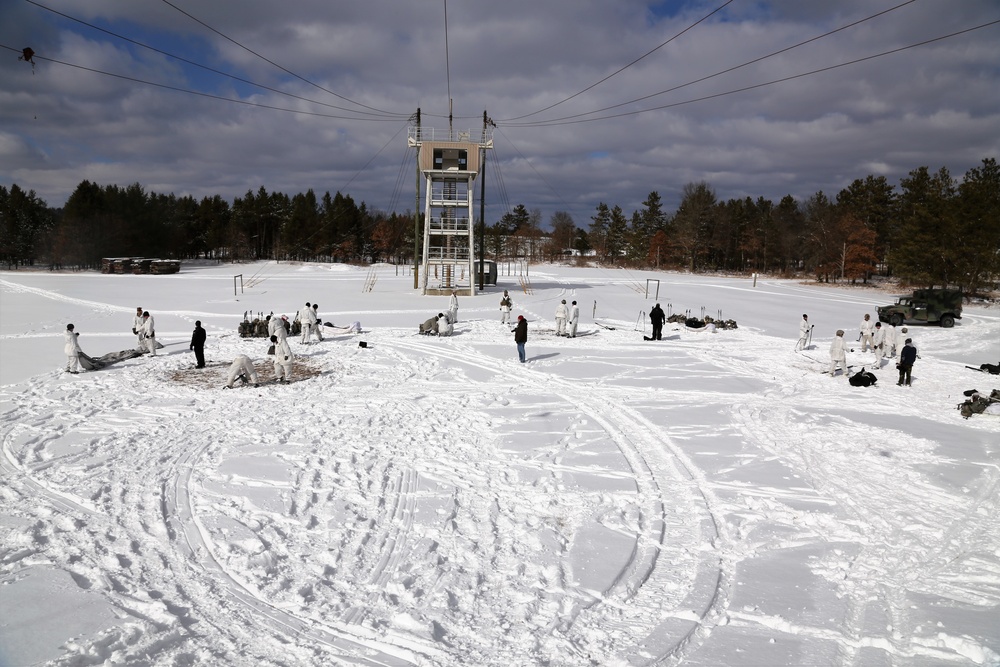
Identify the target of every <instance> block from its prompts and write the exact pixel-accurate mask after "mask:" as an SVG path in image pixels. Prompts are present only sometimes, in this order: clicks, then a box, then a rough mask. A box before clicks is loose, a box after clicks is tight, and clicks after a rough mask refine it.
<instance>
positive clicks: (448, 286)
mask: <svg viewBox="0 0 1000 667" xmlns="http://www.w3.org/2000/svg"><path fill="white" fill-rule="evenodd" d="M407 142H408V145H409V146H411V147H414V148H416V149H417V170H418V191H417V198H418V200H419V185H420V182H419V179H420V177H422V178H423V187H424V205H423V212H424V234H423V252H422V253H421V255H420V256H421V258H422V265H423V270H422V272H421V274H420V276H419V287H420V288H422V290H423V293H424V294H430V295H434V294H451V293H452V292H453V291H454V292H457V293H459V294H462V295H466V296H472V295H474V294H475V288H476V282H475V281H476V274H475V273H474V268H473V267H474V261H475V249H474V241H473V233H474V228H473V227H474V226H473V220H474V219H475V217H474V215H473V204H474V203H475V190H474V188H473V185H474V183H475V180H476V177H477V176H479V175H480V170H481V168H482V165H483V162H484V161H485V159H486V153H485V151H486V149H487V148H493V133H492V131H491V130H490V129H489V128H488V127H486V126H485V125H484V127H483V129H482V131H479V132H473V131H471V130H469V131H462V132H455V131H452V130H451V129H448V130H445V131H441V130H434V129H433V128H422V127H420V125H419V124H417V125H416V126H411V127H410V128H409V131H408V136H407ZM414 287H418V285H416V284H415V285H414Z"/></svg>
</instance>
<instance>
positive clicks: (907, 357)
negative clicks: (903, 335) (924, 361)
mask: <svg viewBox="0 0 1000 667" xmlns="http://www.w3.org/2000/svg"><path fill="white" fill-rule="evenodd" d="M916 360H917V348H916V347H914V345H913V339H912V338H907V339H906V343H905V344H904V345H903V349H902V350H900V352H899V363H898V364H896V368H898V369H899V382H897V383H896V384H897V385H899V386H900V387H902V386H903V385H904V384H905V385H906V386H907V387H909V386H910V373H911V372H912V371H913V362H915V361H916Z"/></svg>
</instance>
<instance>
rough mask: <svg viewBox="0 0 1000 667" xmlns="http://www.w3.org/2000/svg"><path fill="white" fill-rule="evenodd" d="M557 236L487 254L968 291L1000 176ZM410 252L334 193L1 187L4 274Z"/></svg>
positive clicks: (502, 235) (536, 216)
mask: <svg viewBox="0 0 1000 667" xmlns="http://www.w3.org/2000/svg"><path fill="white" fill-rule="evenodd" d="M548 227H549V229H548V230H547V231H546V230H543V228H542V219H541V213H540V212H538V211H529V210H528V209H527V208H526V207H525V206H524V205H523V204H519V205H517V206H515V207H514V209H513V210H511V211H509V212H507V213H505V214H504V215H503V216H502V217H501V219H500V220H498V221H497V222H495V223H493V224H491V225H488V226H487V227H486V229H485V244H486V245H485V248H484V253H485V254H486V256H487V257H490V258H493V259H496V260H499V261H502V260H508V259H515V258H525V259H529V260H539V259H548V260H558V259H561V258H565V256H566V254H567V252H573V253H575V254H577V255H578V256H579V257H581V258H587V259H586V261H590V258H592V259H593V260H595V261H598V262H601V263H606V264H613V265H620V266H628V267H635V268H645V267H656V268H675V269H683V270H689V271H695V272H697V271H726V272H745V273H750V272H758V273H772V274H784V275H796V274H803V273H804V274H807V275H812V276H815V277H816V278H817V279H818V280H821V281H835V280H847V281H855V282H856V281H867V280H868V279H869V278H871V277H872V276H874V275H883V276H888V277H895V278H898V279H900V280H902V281H903V282H905V283H908V284H912V285H920V286H927V287H933V286H955V287H961V288H962V289H963V291H965V292H966V293H969V294H972V293H976V292H980V291H983V290H986V289H992V288H993V287H994V286H995V284H996V281H997V279H998V277H1000V168H998V166H997V162H996V159H995V158H990V159H985V160H983V162H982V164H981V165H980V166H978V167H975V168H973V169H970V170H969V171H968V172H967V173H966V174H965V175H964V177H963V178H962V179H961V180H958V179H955V178H953V177H952V176H951V175H950V173H949V172H948V170H947V169H946V168H941V169H939V170H938V171H937V172H931V171H930V170H929V169H928V168H927V167H920V168H918V169H915V170H913V171H911V172H910V173H909V175H908V176H907V177H906V178H903V179H901V181H900V183H899V186H898V188H897V187H896V186H894V185H892V184H890V183H888V182H887V180H886V179H885V177H883V176H872V175H869V176H867V177H865V178H863V179H857V180H855V181H854V182H853V183H851V184H850V185H849V186H848V187H846V188H844V189H843V190H841V191H840V192H839V193H837V195H836V196H835V197H834V198H832V199H831V198H830V197H829V196H828V195H826V194H825V193H823V192H817V193H816V194H814V195H813V196H811V197H809V198H808V199H807V200H805V201H802V202H800V201H797V200H795V199H794V198H792V197H791V196H786V197H784V198H783V199H781V201H779V202H778V203H777V204H775V203H774V202H773V201H771V200H769V199H765V198H763V197H758V198H757V199H752V198H750V197H747V198H745V199H729V200H726V201H720V200H719V199H718V198H717V197H716V194H715V192H714V190H713V189H712V187H711V186H710V185H709V184H708V183H689V184H688V185H686V186H685V187H684V188H683V191H682V194H681V198H680V201H679V202H678V205H677V208H676V209H675V210H673V211H672V212H671V211H668V210H667V209H666V206H665V204H664V202H663V200H662V198H661V197H660V195H659V193H658V192H657V191H653V192H650V193H649V195H648V197H647V198H646V201H644V202H643V203H642V208H641V209H640V210H636V211H632V212H631V214H626V213H625V212H624V211H623V210H622V209H621V207H620V206H617V205H615V206H612V205H609V204H607V203H604V202H601V203H599V204H598V205H597V207H596V210H595V212H594V215H593V216H591V218H590V223H589V224H588V225H586V226H585V227H584V226H578V225H577V224H576V223H575V221H574V220H573V218H572V217H571V216H570V215H569V214H568V213H565V212H556V213H554V214H553V215H552V217H551V218H550V220H549V225H548ZM416 233H417V234H418V235H420V234H422V231H421V230H417V232H416ZM413 247H414V228H413V214H412V213H411V212H409V211H407V212H405V213H403V214H396V213H384V212H381V211H373V210H369V209H368V208H367V206H366V205H365V204H364V203H363V202H362V203H361V204H357V203H355V201H354V200H353V199H352V198H351V197H350V196H348V195H343V194H341V193H339V192H338V193H336V194H335V195H333V196H331V195H330V193H329V192H327V193H326V194H324V195H323V196H322V197H321V198H317V197H316V195H315V194H314V193H313V191H312V190H310V191H308V192H306V193H304V194H302V193H300V194H297V195H294V196H292V197H289V196H288V195H285V194H283V193H279V192H272V193H268V192H267V191H266V190H265V189H264V188H263V187H261V188H260V189H259V190H258V191H257V192H253V191H248V192H247V193H246V194H245V195H244V196H243V197H237V198H236V199H235V200H234V201H233V202H232V204H230V203H229V202H227V201H225V200H223V199H222V198H221V197H219V196H214V197H205V198H203V199H201V200H196V199H194V198H192V197H176V196H174V195H173V194H170V195H163V194H157V193H147V192H145V190H144V189H143V188H142V186H140V185H139V184H133V185H130V186H127V187H124V188H122V187H119V186H117V185H107V186H103V187H102V186H99V185H97V184H94V183H90V182H89V181H83V182H82V183H81V184H80V185H79V186H77V188H76V190H75V191H74V192H73V194H72V195H71V196H70V198H69V199H68V200H67V202H66V205H65V207H64V208H62V209H60V210H56V209H50V208H49V207H48V206H46V204H45V202H43V201H41V200H40V199H39V198H38V197H37V196H36V195H35V193H34V192H33V191H30V192H25V191H24V190H22V189H20V188H19V187H18V186H17V185H13V186H12V187H11V188H10V190H7V189H6V188H5V187H3V186H0V261H2V262H4V263H5V264H6V266H8V267H16V266H19V265H25V264H35V263H39V262H44V263H46V264H48V265H51V266H53V267H63V266H65V267H79V268H96V267H98V266H99V265H100V260H101V258H102V257H112V256H123V257H128V256H144V257H159V258H163V259H186V258H196V257H207V258H219V259H224V260H226V261H244V260H259V259H278V260H301V261H341V262H359V263H366V262H378V261H390V262H409V261H412V259H413Z"/></svg>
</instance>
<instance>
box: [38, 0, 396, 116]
mask: <svg viewBox="0 0 1000 667" xmlns="http://www.w3.org/2000/svg"><path fill="white" fill-rule="evenodd" d="M25 1H26V2H28V3H29V4H32V5H35V6H36V7H38V8H39V9H44V10H45V11H47V12H52V13H53V14H56V15H57V16H61V17H63V18H65V19H68V20H70V21H75V22H76V23H79V24H80V25H84V26H87V27H88V28H91V29H93V30H97V31H100V32H103V33H104V34H106V35H111V36H112V37H114V38H116V39H120V40H122V41H124V42H128V43H129V44H134V45H136V46H139V47H141V48H144V49H148V50H150V51H153V52H155V53H159V54H161V55H164V56H166V57H168V58H173V59H174V60H178V61H180V62H183V63H186V64H188V65H191V66H192V67H198V68H200V69H203V70H205V71H207V72H212V73H213V74H218V75H219V76H223V77H226V78H228V79H232V80H234V81H239V82H240V83H245V84H248V85H251V86H255V87H257V88H260V89H262V90H269V91H271V92H273V93H278V94H279V95H285V96H286V97H291V98H293V99H296V100H302V101H303V102H309V103H310V104H318V105H320V106H324V107H328V108H331V109H337V110H339V111H347V112H350V113H357V114H366V113H369V112H366V111H359V110H357V109H348V108H346V107H340V106H337V105H335V104H330V103H329V102H320V101H319V100H313V99H309V98H307V97H302V96H301V95H295V94H294V93H289V92H285V91H283V90H279V89H277V88H272V87H271V86H266V85H264V84H261V83H256V82H255V81H250V80H249V79H244V78H242V77H239V76H236V75H235V74H231V73H229V72H223V71H222V70H218V69H215V68H214V67H209V66H208V65H203V64H201V63H198V62H195V61H193V60H189V59H188V58H184V57H183V56H178V55H176V54H173V53H170V52H168V51H164V50H162V49H158V48H156V47H155V46H150V45H149V44H144V43H142V42H139V41H136V40H134V39H131V38H129V37H125V36H124V35H120V34H118V33H116V32H113V31H111V30H108V29H106V28H102V27H100V26H96V25H94V24H92V23H88V22H86V21H84V20H82V19H78V18H76V17H75V16H70V15H69V14H66V13H63V12H60V11H57V10H55V9H52V8H51V7H46V6H45V5H43V4H41V3H39V2H35V0H25ZM377 113H379V114H383V113H384V112H381V111H379V112H377ZM391 115H392V118H391V120H396V119H399V118H402V117H404V116H405V114H391Z"/></svg>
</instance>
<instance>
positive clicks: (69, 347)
mask: <svg viewBox="0 0 1000 667" xmlns="http://www.w3.org/2000/svg"><path fill="white" fill-rule="evenodd" d="M79 335H80V334H78V333H76V332H75V331H70V330H69V329H66V331H64V332H63V338H65V339H66V345H64V346H63V352H65V353H66V356H67V357H75V356H76V355H78V354H80V352H82V351H83V350H81V349H80V341H79V340H78V339H77V336H79Z"/></svg>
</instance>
